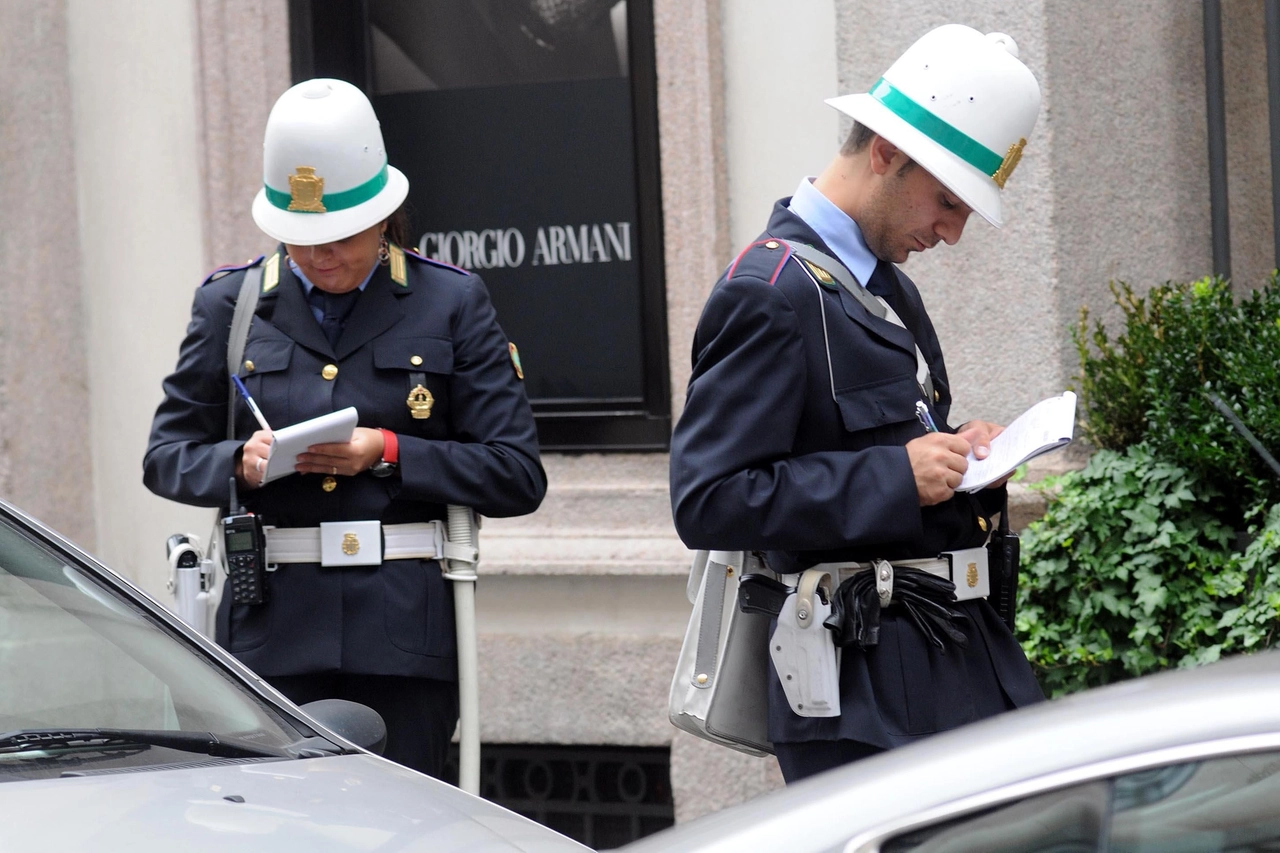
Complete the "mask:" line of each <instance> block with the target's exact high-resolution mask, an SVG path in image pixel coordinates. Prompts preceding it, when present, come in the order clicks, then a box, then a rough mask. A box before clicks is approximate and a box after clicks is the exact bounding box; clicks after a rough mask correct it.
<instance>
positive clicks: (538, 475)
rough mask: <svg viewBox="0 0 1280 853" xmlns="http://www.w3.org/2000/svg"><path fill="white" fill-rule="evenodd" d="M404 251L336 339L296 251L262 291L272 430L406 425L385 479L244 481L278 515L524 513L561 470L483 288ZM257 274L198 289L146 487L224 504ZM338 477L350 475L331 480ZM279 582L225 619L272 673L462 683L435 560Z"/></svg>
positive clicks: (236, 644) (223, 629) (148, 461)
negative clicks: (248, 287)
mask: <svg viewBox="0 0 1280 853" xmlns="http://www.w3.org/2000/svg"><path fill="white" fill-rule="evenodd" d="M407 258H408V261H407V267H408V281H407V284H406V285H400V284H397V283H395V282H394V281H392V279H391V277H390V275H389V274H388V268H387V267H382V266H380V267H378V268H377V270H376V271H375V272H374V274H373V277H372V279H370V281H369V284H368V285H367V287H366V288H365V291H364V293H362V294H361V295H360V297H359V299H358V300H357V301H356V304H355V307H354V308H353V309H352V312H351V314H350V316H349V317H348V318H347V321H346V326H345V328H344V330H343V332H342V336H341V337H340V338H339V339H338V343H337V346H336V347H331V346H330V345H329V342H328V341H327V340H326V339H325V336H324V333H323V332H322V331H321V328H320V324H319V323H318V322H317V321H316V318H315V316H314V315H313V314H312V313H311V309H310V307H309V306H308V304H307V302H306V298H305V296H304V291H303V288H302V284H301V282H300V281H299V280H298V279H297V277H296V276H294V275H293V273H292V272H291V271H290V270H289V267H288V264H287V263H286V262H285V260H284V257H283V249H282V250H281V262H280V280H279V285H278V286H277V287H274V288H272V289H270V290H269V291H267V292H265V293H263V294H262V295H261V298H260V301H259V303H258V306H257V310H256V314H255V317H254V321H253V325H252V327H251V328H250V332H249V338H248V342H247V344H246V346H245V351H244V363H243V364H242V366H241V370H240V376H241V377H242V378H243V380H244V382H245V385H246V386H247V387H248V390H249V392H250V394H252V396H253V398H254V400H255V401H256V402H257V403H258V406H259V407H260V408H261V409H262V411H263V414H264V415H265V416H266V419H267V422H268V423H270V424H271V425H272V426H277V427H279V426H286V425H288V424H292V423H297V422H298V421H302V420H306V419H308V418H313V417H316V416H317V415H322V414H325V413H327V412H332V411H335V410H337V409H342V408H345V407H347V406H355V407H356V409H357V410H358V412H359V415H360V421H359V425H360V426H362V427H383V428H385V429H389V430H392V431H393V432H395V433H397V434H398V436H399V444H400V468H399V471H398V473H396V474H394V475H392V476H390V477H386V478H378V477H374V476H373V475H371V474H370V473H368V472H364V473H362V474H359V475H357V476H354V477H344V476H339V477H334V478H326V477H321V476H318V475H314V474H312V475H298V474H295V475H291V476H288V477H284V478H282V479H279V480H276V481H273V482H271V483H268V484H267V485H266V486H265V487H263V488H262V489H259V490H253V491H244V492H242V493H241V496H240V497H241V499H242V501H243V502H244V503H245V504H246V506H247V508H248V509H249V510H250V511H253V512H257V513H260V514H261V515H262V516H263V517H264V520H265V522H266V523H267V524H274V525H277V526H281V527H312V526H315V525H318V524H319V523H320V522H322V521H340V520H377V521H381V522H383V523H385V524H397V523H404V522H414V521H429V520H431V519H441V518H444V517H445V507H446V505H447V504H461V505H463V506H469V507H472V508H474V509H475V510H477V511H479V512H480V513H481V514H483V515H489V516H495V517H496V516H512V515H521V514H524V513H529V512H532V511H533V510H534V509H536V508H537V506H538V504H539V503H540V502H541V500H542V497H543V495H544V494H545V492H546V475H545V473H544V472H543V470H542V464H541V461H540V460H539V456H538V445H537V436H536V432H535V429H534V420H533V415H532V412H531V410H530V407H529V403H528V400H527V398H526V396H525V392H524V386H523V383H522V382H521V381H520V379H519V378H518V377H517V375H516V369H515V367H514V365H513V363H512V357H511V354H510V352H509V350H508V341H507V338H506V335H505V334H504V333H503V331H502V329H501V328H500V327H499V326H498V322H497V318H496V315H495V313H494V310H493V306H492V304H491V303H490V301H489V296H488V292H487V291H486V289H485V287H484V284H483V282H482V281H481V280H480V278H479V277H478V276H474V275H471V274H469V273H466V272H464V271H462V270H458V269H455V268H451V267H445V266H443V265H439V264H435V263H434V262H428V261H424V260H422V259H419V258H417V257H416V256H414V255H412V254H409V255H408V256H407ZM244 275H245V273H244V272H243V271H242V270H237V271H234V272H232V273H230V274H227V275H224V276H223V277H221V278H218V279H216V280H214V281H212V282H209V283H207V284H205V285H204V286H203V287H201V288H199V289H198V290H197V291H196V295H195V303H194V305H193V307H192V312H191V325H190V326H189V327H188V329H187V336H186V339H185V340H184V341H183V343H182V348H181V352H180V354H179V357H178V366H177V368H176V369H175V370H174V372H173V373H172V374H171V375H170V376H169V377H168V378H167V379H166V380H165V382H164V392H165V398H164V401H163V402H162V403H161V404H160V407H159V409H158V410H157V411H156V416H155V420H154V422H153V424H152V429H151V439H150V443H149V445H148V447H147V453H146V458H145V460H144V463H143V470H144V482H145V483H146V485H147V487H148V488H150V489H151V490H152V491H153V492H155V493H156V494H159V495H162V496H164V497H167V498H171V499H173V500H176V501H181V502H182V503H188V504H195V505H197V506H210V507H212V506H218V507H225V506H226V505H227V501H228V497H229V494H228V493H229V486H228V481H229V479H230V478H231V476H232V474H233V472H234V470H235V464H236V458H237V454H238V451H239V449H240V447H241V446H242V445H243V444H244V442H245V441H246V440H247V439H248V438H249V436H250V435H252V434H253V432H254V430H256V429H258V424H257V422H256V421H255V420H254V418H253V416H252V414H251V413H250V412H249V411H248V409H247V407H246V406H244V405H243V404H242V403H241V402H240V401H239V400H238V401H237V414H236V437H235V438H234V439H228V438H227V437H226V431H227V424H226V421H227V385H228V382H229V379H228V373H227V338H228V334H229V329H230V325H231V316H232V311H233V310H234V306H235V300H236V298H237V295H238V293H239V291H240V285H241V282H242V280H243V277H244ZM415 356H416V357H417V358H419V359H421V363H420V364H414V363H413V362H414V361H416V360H417V359H415ZM249 362H252V365H253V366H252V369H248V368H247V367H246V366H245V365H247V364H248V363H249ZM326 365H334V366H336V367H337V375H336V376H335V377H334V378H333V379H332V380H330V379H326V378H324V376H323V375H322V372H321V371H322V370H323V369H324V367H325V366H326ZM414 374H423V375H424V376H425V383H424V384H425V385H426V387H427V389H428V390H429V391H430V392H431V394H432V396H433V397H434V398H435V405H434V407H433V409H432V413H431V416H430V417H429V418H426V419H415V418H413V417H411V415H410V410H409V407H408V405H407V400H408V397H409V393H410V391H411V390H412V388H413V386H414V380H415V377H414ZM326 479H328V480H332V481H334V482H336V487H334V488H332V490H329V491H326V490H325V488H324V484H325V480H326ZM267 586H268V595H269V602H268V603H267V604H265V605H258V606H243V605H239V606H231V605H230V594H229V593H228V594H227V595H225V596H224V597H223V601H222V610H221V612H220V618H219V623H220V630H219V637H218V640H219V642H220V643H221V644H222V645H224V646H226V647H227V648H229V649H230V650H231V651H232V652H233V653H235V655H236V656H237V657H238V658H240V659H241V660H242V661H244V662H245V663H246V664H248V665H249V666H250V667H251V668H253V669H254V670H256V671H257V672H258V673H260V674H262V675H266V676H272V675H296V674H304V673H315V672H333V671H341V672H349V673H364V674H378V675H406V676H422V677H429V678H442V679H451V678H454V677H455V673H456V660H455V658H456V648H455V642H456V641H455V635H454V622H453V601H452V592H451V590H450V589H449V588H448V587H449V582H448V581H445V580H444V579H443V578H442V577H441V570H440V566H439V564H438V563H437V562H435V561H423V560H397V561H388V562H386V563H384V564H383V565H381V566H362V567H356V568H350V567H348V568H341V569H338V568H327V569H326V568H321V567H320V566H318V565H309V564H288V565H282V566H281V567H280V568H279V570H278V571H276V572H273V573H271V574H269V575H268V579H267ZM228 617H229V619H228Z"/></svg>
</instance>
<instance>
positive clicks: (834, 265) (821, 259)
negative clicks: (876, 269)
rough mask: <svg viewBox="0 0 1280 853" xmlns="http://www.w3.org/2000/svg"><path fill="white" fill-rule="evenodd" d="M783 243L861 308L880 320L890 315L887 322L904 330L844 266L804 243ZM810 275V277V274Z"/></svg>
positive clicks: (894, 317) (787, 241) (898, 319)
mask: <svg viewBox="0 0 1280 853" xmlns="http://www.w3.org/2000/svg"><path fill="white" fill-rule="evenodd" d="M783 242H785V243H786V244H787V245H788V246H790V247H791V253H792V254H793V255H795V256H796V257H798V258H800V259H801V260H805V261H808V262H809V263H811V264H813V265H814V266H817V267H820V268H821V269H822V270H823V271H824V272H826V273H827V274H828V275H830V276H831V277H832V278H834V279H835V280H836V281H838V282H840V286H841V287H843V288H844V289H845V290H847V291H849V295H850V296H852V297H853V298H854V299H856V300H858V301H859V302H861V303H862V307H863V308H866V309H867V310H868V311H869V312H871V313H872V314H874V315H875V316H877V317H879V318H880V319H881V320H883V319H885V318H886V317H888V316H889V315H890V314H892V315H893V316H892V318H891V319H890V320H889V322H891V323H893V324H894V325H895V326H902V327H903V328H904V329H905V328H906V326H904V325H903V323H902V320H901V319H900V318H899V317H898V315H897V313H896V312H894V311H893V309H891V308H890V307H889V306H888V305H887V304H886V303H885V302H884V301H883V300H880V299H877V298H876V297H875V296H874V295H873V294H872V293H871V292H870V291H869V290H867V289H866V288H865V287H863V286H862V284H861V283H860V282H859V281H858V280H857V279H855V278H854V277H853V273H851V272H849V270H848V269H846V268H845V265H844V264H842V263H840V262H839V261H838V260H836V259H835V258H833V257H831V256H830V255H828V254H826V253H825V252H819V251H818V250H817V249H815V248H813V247H812V246H810V245H807V244H805V243H792V242H791V241H790V240H784V241H783ZM810 274H811V275H812V273H810Z"/></svg>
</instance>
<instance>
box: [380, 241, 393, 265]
mask: <svg viewBox="0 0 1280 853" xmlns="http://www.w3.org/2000/svg"><path fill="white" fill-rule="evenodd" d="M390 262H391V249H390V247H388V246H387V235H386V234H383V235H382V237H380V238H379V242H378V263H380V264H382V266H384V267H385V266H386V265H387V264H388V263H390Z"/></svg>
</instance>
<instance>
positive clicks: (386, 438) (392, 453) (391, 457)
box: [378, 427, 400, 465]
mask: <svg viewBox="0 0 1280 853" xmlns="http://www.w3.org/2000/svg"><path fill="white" fill-rule="evenodd" d="M378 432H380V433H382V442H383V445H382V461H383V462H390V463H391V464H392V465H399V464H400V439H398V438H396V434H395V433H394V432H392V431H391V430H389V429H383V428H382V427H378Z"/></svg>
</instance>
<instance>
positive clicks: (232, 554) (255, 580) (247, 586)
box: [222, 477, 267, 604]
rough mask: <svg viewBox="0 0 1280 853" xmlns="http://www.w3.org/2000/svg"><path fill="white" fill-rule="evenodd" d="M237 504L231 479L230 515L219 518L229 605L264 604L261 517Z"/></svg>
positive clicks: (264, 585) (265, 562)
mask: <svg viewBox="0 0 1280 853" xmlns="http://www.w3.org/2000/svg"><path fill="white" fill-rule="evenodd" d="M236 504H237V501H236V483H235V478H234V477H232V478H231V507H232V514H231V515H227V516H223V518H222V543H223V544H222V550H223V553H224V554H225V556H226V561H227V583H228V584H230V585H231V603H232V604H263V603H264V602H266V600H267V584H266V569H267V553H266V551H267V549H266V537H265V536H264V535H263V532H262V517H261V516H259V515H255V514H254V513H251V512H245V509H244V507H242V506H241V507H237V506H236ZM237 509H238V510H239V511H238V512H237V511H236V510H237Z"/></svg>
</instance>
